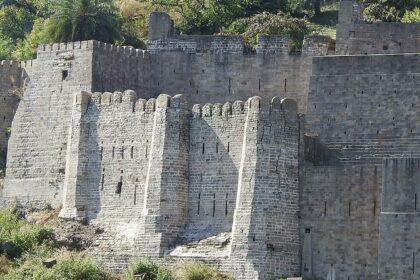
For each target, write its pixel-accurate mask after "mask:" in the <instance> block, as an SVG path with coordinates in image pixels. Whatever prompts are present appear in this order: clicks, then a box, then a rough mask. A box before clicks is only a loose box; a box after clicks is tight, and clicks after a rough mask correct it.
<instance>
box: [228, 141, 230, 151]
mask: <svg viewBox="0 0 420 280" xmlns="http://www.w3.org/2000/svg"><path fill="white" fill-rule="evenodd" d="M227 152H228V153H229V152H230V142H228V145H227Z"/></svg>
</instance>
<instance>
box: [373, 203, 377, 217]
mask: <svg viewBox="0 0 420 280" xmlns="http://www.w3.org/2000/svg"><path fill="white" fill-rule="evenodd" d="M373 216H376V200H374V201H373Z"/></svg>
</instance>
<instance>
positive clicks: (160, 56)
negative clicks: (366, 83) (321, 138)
mask: <svg viewBox="0 0 420 280" xmlns="http://www.w3.org/2000/svg"><path fill="white" fill-rule="evenodd" d="M213 39H214V38H213ZM213 39H212V40H213ZM222 39H223V42H224V43H223V44H225V45H230V44H233V45H235V46H236V47H235V48H233V47H226V48H225V47H221V46H219V45H218V46H217V47H214V44H215V43H214V42H213V41H210V40H209V42H208V43H205V42H206V41H205V40H204V43H203V38H201V36H199V37H197V36H196V37H189V36H178V37H171V38H169V39H168V38H166V39H162V40H166V41H168V40H171V42H172V43H171V44H170V45H168V44H169V43H168V44H165V45H164V46H154V45H153V44H156V42H154V41H153V42H149V47H152V46H153V48H154V49H153V48H152V49H153V51H151V53H150V56H151V58H150V59H151V61H152V63H151V68H150V69H152V70H151V75H152V81H153V84H151V89H150V90H151V91H152V95H153V93H154V94H156V93H161V92H174V91H175V92H182V93H183V94H184V95H185V96H186V97H187V99H188V100H189V102H190V103H191V104H194V103H200V104H204V103H206V102H219V103H224V102H234V101H235V100H238V99H247V98H249V97H252V96H253V95H260V96H264V97H268V98H273V97H275V96H281V97H282V98H293V99H295V100H297V101H298V105H299V111H300V112H306V100H307V92H308V85H309V77H310V74H311V64H312V56H314V55H325V54H327V53H328V49H329V46H330V44H331V41H330V40H328V39H325V38H324V37H316V38H311V37H308V38H307V39H306V40H305V42H304V49H303V50H302V53H299V54H290V52H291V46H290V43H289V39H288V38H285V37H281V36H273V37H264V36H263V37H261V38H260V44H259V45H258V46H257V53H254V54H247V53H246V52H245V50H244V45H243V44H242V43H238V40H239V39H238V38H237V37H232V36H230V37H223V38H222ZM222 39H221V40H222ZM214 40H217V38H215V39H214ZM166 41H165V42H166ZM186 41H188V42H189V44H190V45H189V47H182V48H181V47H177V45H176V44H186ZM197 44H198V45H200V44H202V45H204V46H205V47H202V48H204V49H205V51H200V50H199V49H197V47H196V45H197ZM223 44H222V45H223ZM232 48H233V49H234V51H233V50H232Z"/></svg>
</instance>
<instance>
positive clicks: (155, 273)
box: [125, 259, 174, 280]
mask: <svg viewBox="0 0 420 280" xmlns="http://www.w3.org/2000/svg"><path fill="white" fill-rule="evenodd" d="M137 275H141V276H143V277H144V279H145V280H173V279H174V278H173V276H172V274H171V272H170V271H169V270H167V269H165V268H163V267H162V266H160V265H158V264H157V263H155V262H154V261H152V260H151V259H135V260H134V261H133V262H132V263H131V264H130V266H129V267H128V269H127V272H126V277H125V279H127V280H132V279H136V278H135V276H137Z"/></svg>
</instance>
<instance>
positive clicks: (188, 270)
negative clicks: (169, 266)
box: [174, 263, 234, 280]
mask: <svg viewBox="0 0 420 280" xmlns="http://www.w3.org/2000/svg"><path fill="white" fill-rule="evenodd" d="M174 275H175V279H177V280H233V279H234V278H232V277H230V276H227V275H225V274H223V273H220V272H219V271H218V270H217V269H215V268H212V267H210V266H208V265H205V264H202V263H191V264H185V265H181V266H179V267H177V268H175V270H174Z"/></svg>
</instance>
